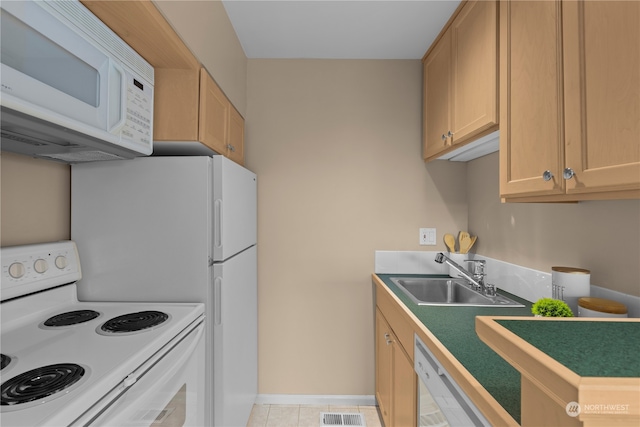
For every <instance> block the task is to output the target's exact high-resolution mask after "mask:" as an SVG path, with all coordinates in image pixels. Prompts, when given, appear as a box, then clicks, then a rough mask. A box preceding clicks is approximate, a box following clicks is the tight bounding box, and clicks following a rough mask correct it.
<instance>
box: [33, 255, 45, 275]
mask: <svg viewBox="0 0 640 427" xmlns="http://www.w3.org/2000/svg"><path fill="white" fill-rule="evenodd" d="M33 269H34V270H35V271H36V273H40V274H42V273H44V272H45V271H47V270H48V269H49V264H48V263H47V261H46V260H44V259H42V258H40V259H37V260H36V262H34V263H33Z"/></svg>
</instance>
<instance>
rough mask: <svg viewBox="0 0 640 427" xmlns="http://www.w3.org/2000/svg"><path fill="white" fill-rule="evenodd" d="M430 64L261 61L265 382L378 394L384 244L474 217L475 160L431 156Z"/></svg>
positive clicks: (253, 154) (255, 132)
mask: <svg viewBox="0 0 640 427" xmlns="http://www.w3.org/2000/svg"><path fill="white" fill-rule="evenodd" d="M421 72H422V71H421V64H420V61H366V60H362V61H358V60H352V61H350V60H249V73H248V75H249V80H248V94H249V100H248V117H249V120H248V122H247V149H246V153H247V158H246V159H247V166H248V167H249V168H250V169H252V170H253V171H255V172H256V173H257V174H258V177H259V178H258V179H259V181H258V199H259V200H258V212H259V216H258V245H259V251H258V253H259V255H258V264H259V266H258V283H259V330H260V333H259V336H260V339H259V349H260V357H259V375H260V380H259V392H260V393H264V394H279V393H283V394H356V395H363V394H368V395H371V394H373V392H374V357H373V352H374V344H373V325H374V317H373V314H374V311H373V300H372V285H371V273H372V272H373V267H374V251H375V250H376V249H388V250H420V249H424V247H421V246H418V229H419V228H420V227H437V229H438V230H439V231H440V232H443V231H444V230H447V231H452V230H458V229H460V228H466V225H467V214H466V213H467V208H466V200H465V199H466V194H465V191H464V188H465V183H466V176H465V169H466V167H465V165H460V164H454V165H448V164H446V163H436V164H430V165H428V166H425V164H424V162H423V161H422V159H421V151H420V150H421V148H420V146H421V144H420V140H421V99H422V98H421V95H420V93H421ZM441 245H442V244H441ZM442 248H444V245H442Z"/></svg>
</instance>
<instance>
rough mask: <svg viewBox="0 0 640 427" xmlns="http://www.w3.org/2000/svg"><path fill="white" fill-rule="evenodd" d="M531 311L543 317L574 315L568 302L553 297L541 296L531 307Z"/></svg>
mask: <svg viewBox="0 0 640 427" xmlns="http://www.w3.org/2000/svg"><path fill="white" fill-rule="evenodd" d="M531 312H532V313H533V314H537V315H538V316H542V317H573V312H572V311H571V308H569V306H568V305H567V303H565V302H564V301H560V300H558V299H553V298H540V299H539V300H538V301H536V303H535V304H533V306H532V307H531Z"/></svg>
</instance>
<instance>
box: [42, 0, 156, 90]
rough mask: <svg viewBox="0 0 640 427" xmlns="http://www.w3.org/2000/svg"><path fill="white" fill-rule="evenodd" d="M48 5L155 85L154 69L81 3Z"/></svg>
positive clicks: (54, 3)
mask: <svg viewBox="0 0 640 427" xmlns="http://www.w3.org/2000/svg"><path fill="white" fill-rule="evenodd" d="M46 4H47V5H49V7H51V8H52V9H54V10H55V11H57V12H58V13H59V14H60V15H62V16H63V17H65V18H66V19H67V20H68V21H70V22H73V25H74V26H76V27H77V28H78V29H80V30H82V31H83V32H84V33H85V34H86V35H87V36H89V37H91V39H92V40H93V41H94V42H95V43H98V44H100V45H101V46H102V48H103V49H106V50H107V51H108V52H109V53H110V54H112V55H115V56H116V57H118V59H120V61H122V62H123V63H125V64H127V65H128V66H129V67H131V68H132V69H133V71H135V72H136V73H137V74H140V75H142V76H143V77H144V78H145V79H147V81H148V82H150V83H151V84H153V83H154V73H153V67H151V65H149V64H148V63H147V62H146V61H145V60H144V59H142V57H141V56H140V55H138V54H137V53H136V52H135V51H134V50H133V49H132V48H130V47H129V46H128V45H127V44H126V43H125V42H124V41H123V40H122V39H121V38H120V37H119V36H118V35H117V34H116V33H114V32H113V31H112V30H111V29H110V28H108V27H107V26H106V25H105V24H103V23H102V21H100V20H99V19H98V18H97V17H96V16H95V15H94V14H93V13H91V11H89V10H88V9H86V8H85V6H83V5H82V4H80V3H79V2H74V1H68V0H66V1H65V0H63V1H52V2H47V3H46Z"/></svg>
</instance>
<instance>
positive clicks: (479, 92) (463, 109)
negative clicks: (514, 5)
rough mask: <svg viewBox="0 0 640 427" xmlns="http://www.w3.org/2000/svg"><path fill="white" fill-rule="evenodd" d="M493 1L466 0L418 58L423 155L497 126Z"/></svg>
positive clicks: (433, 155) (436, 153) (437, 152)
mask: <svg viewBox="0 0 640 427" xmlns="http://www.w3.org/2000/svg"><path fill="white" fill-rule="evenodd" d="M497 34H498V24H497V4H496V2H495V1H469V2H466V3H464V4H463V5H462V6H461V7H460V8H459V10H458V12H457V13H456V14H455V15H454V18H453V20H452V21H451V23H450V25H448V26H447V28H446V29H445V30H444V32H443V33H441V36H440V37H439V39H438V40H437V41H436V42H435V44H434V45H432V46H431V48H430V49H429V50H428V51H427V53H426V55H425V57H424V58H423V60H422V62H423V72H424V74H423V77H424V94H423V95H424V98H423V102H424V106H423V114H424V118H423V124H424V130H423V157H424V159H425V161H429V160H434V159H436V158H438V157H439V156H440V155H442V154H444V153H447V152H449V151H452V150H455V149H456V148H459V147H460V146H462V145H464V144H466V143H469V142H472V141H473V140H474V139H477V138H478V137H480V136H483V135H486V134H488V133H490V132H493V131H495V130H496V129H497V128H498V90H497V87H498V83H497V77H498V61H497V51H498V39H497Z"/></svg>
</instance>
